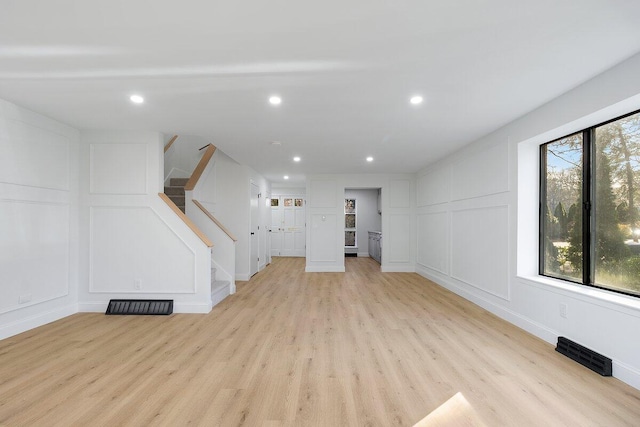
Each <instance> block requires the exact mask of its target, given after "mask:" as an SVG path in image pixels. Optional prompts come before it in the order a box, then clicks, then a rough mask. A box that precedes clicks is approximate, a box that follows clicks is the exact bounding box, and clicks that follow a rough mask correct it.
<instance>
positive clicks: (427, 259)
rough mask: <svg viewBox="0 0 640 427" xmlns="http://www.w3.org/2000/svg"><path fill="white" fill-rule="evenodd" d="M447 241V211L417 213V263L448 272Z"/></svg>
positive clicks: (441, 271)
mask: <svg viewBox="0 0 640 427" xmlns="http://www.w3.org/2000/svg"><path fill="white" fill-rule="evenodd" d="M448 243H449V215H448V213H447V212H433V213H426V214H419V215H418V253H417V261H418V264H421V265H423V266H425V267H429V268H431V269H433V270H436V271H439V272H440V273H443V274H449V266H448V259H449V249H448V247H449V244H448Z"/></svg>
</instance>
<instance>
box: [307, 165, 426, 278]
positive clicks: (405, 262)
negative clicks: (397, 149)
mask: <svg viewBox="0 0 640 427" xmlns="http://www.w3.org/2000/svg"><path fill="white" fill-rule="evenodd" d="M347 188H348V189H358V188H381V189H382V190H381V197H382V219H381V223H382V227H381V228H382V230H381V231H382V242H383V243H382V266H381V269H382V271H414V270H415V242H416V239H415V179H414V176H412V175H384V174H380V175H373V174H371V175H315V176H308V177H307V192H306V193H307V224H311V226H310V227H309V226H308V227H307V265H306V271H318V272H322V271H336V272H341V271H344V268H345V267H344V195H345V189H347Z"/></svg>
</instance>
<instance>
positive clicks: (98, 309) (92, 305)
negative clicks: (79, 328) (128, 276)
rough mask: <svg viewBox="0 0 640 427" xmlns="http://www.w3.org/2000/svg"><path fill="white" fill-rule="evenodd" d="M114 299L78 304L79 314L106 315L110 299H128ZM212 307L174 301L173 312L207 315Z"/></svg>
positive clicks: (205, 304) (197, 303)
mask: <svg viewBox="0 0 640 427" xmlns="http://www.w3.org/2000/svg"><path fill="white" fill-rule="evenodd" d="M126 298H127V297H124V298H118V297H113V298H109V299H107V300H105V301H85V302H82V303H79V304H78V312H80V313H104V312H106V311H107V307H108V306H109V300H110V299H126ZM144 299H171V298H149V297H147V296H145V297H144ZM211 308H212V305H211V302H208V303H200V302H194V303H191V302H178V301H175V300H174V301H173V312H174V313H192V314H207V313H209V312H210V311H211Z"/></svg>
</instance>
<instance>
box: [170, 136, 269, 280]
mask: <svg viewBox="0 0 640 427" xmlns="http://www.w3.org/2000/svg"><path fill="white" fill-rule="evenodd" d="M176 143H177V141H176ZM252 182H253V183H255V184H256V185H257V186H258V187H259V188H260V192H261V194H262V197H261V199H260V203H259V209H260V218H261V224H260V231H259V234H258V236H259V239H260V250H259V251H258V256H259V258H260V262H259V266H258V268H259V269H262V268H264V266H265V263H266V260H267V253H266V252H267V251H266V243H265V242H266V230H267V225H268V224H269V223H270V216H269V215H270V211H269V209H270V208H268V207H267V206H266V202H265V201H264V200H265V198H266V195H267V193H269V192H270V188H269V183H268V182H267V181H266V180H265V179H264V178H263V177H262V176H260V175H259V174H257V173H256V172H255V171H254V170H252V169H251V168H249V167H247V166H244V165H241V164H239V163H238V162H236V161H235V160H233V159H232V158H231V157H229V156H227V155H226V154H225V153H223V152H222V151H221V150H219V149H217V150H216V152H215V153H214V155H213V157H212V159H211V162H210V167H208V168H207V169H206V170H205V172H204V173H203V175H202V177H201V178H200V181H199V183H198V188H197V191H196V192H194V195H193V197H194V198H195V199H196V200H198V201H200V202H201V203H202V204H203V206H205V207H206V208H207V210H208V211H209V212H211V213H212V214H213V216H215V217H216V219H218V220H219V221H220V222H221V223H222V224H223V225H224V226H225V227H226V228H227V229H228V230H229V231H230V232H231V233H232V234H233V235H234V236H235V237H236V238H237V239H238V241H237V242H236V271H235V274H236V280H245V281H246V280H249V277H250V275H249V255H250V250H251V247H250V246H249V244H250V239H249V238H250V234H249V233H250V230H249V227H250V220H251V217H250V209H251V205H250V199H251V183H252ZM214 244H215V242H214Z"/></svg>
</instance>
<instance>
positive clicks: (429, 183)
mask: <svg viewBox="0 0 640 427" xmlns="http://www.w3.org/2000/svg"><path fill="white" fill-rule="evenodd" d="M450 171H451V169H450V167H449V166H445V167H437V168H435V169H432V170H430V171H428V172H427V173H426V174H424V175H422V176H420V177H418V183H417V202H418V203H417V204H418V206H429V205H436V204H438V203H445V202H448V201H449V198H450V194H449V193H450V190H449V189H450V185H451V184H450V183H451V177H450Z"/></svg>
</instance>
